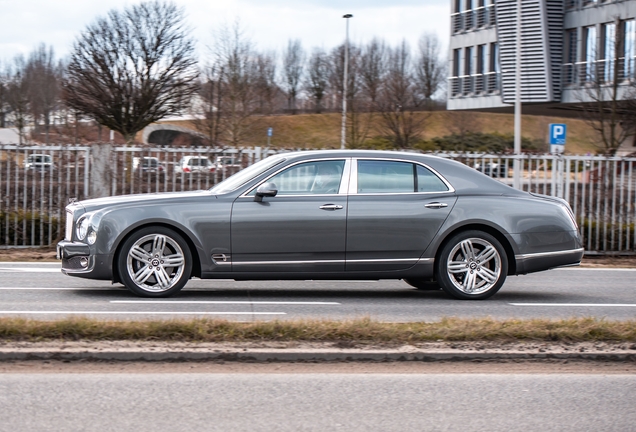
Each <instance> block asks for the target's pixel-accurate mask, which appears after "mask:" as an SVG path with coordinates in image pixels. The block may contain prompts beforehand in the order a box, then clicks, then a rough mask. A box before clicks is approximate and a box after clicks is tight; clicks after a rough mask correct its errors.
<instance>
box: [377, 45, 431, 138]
mask: <svg viewBox="0 0 636 432" xmlns="http://www.w3.org/2000/svg"><path fill="white" fill-rule="evenodd" d="M414 87H415V83H414V78H413V73H412V65H411V56H410V51H409V47H408V45H407V43H406V42H405V41H403V42H402V43H401V44H400V45H399V46H398V47H396V48H394V49H392V50H391V52H390V55H389V66H388V70H387V74H386V79H385V84H384V87H383V89H382V94H381V98H380V101H379V103H378V107H379V110H380V115H381V116H382V123H381V129H382V130H383V131H384V132H385V134H386V135H388V136H390V137H391V140H392V141H393V145H395V146H396V147H398V148H407V147H409V146H410V145H412V144H413V141H414V140H415V139H417V138H419V136H420V134H421V133H422V132H423V131H424V128H425V125H426V120H427V119H428V116H427V115H423V114H422V113H416V112H415V111H416V110H417V108H418V106H417V100H415V99H414V98H413V94H414V92H415V91H414Z"/></svg>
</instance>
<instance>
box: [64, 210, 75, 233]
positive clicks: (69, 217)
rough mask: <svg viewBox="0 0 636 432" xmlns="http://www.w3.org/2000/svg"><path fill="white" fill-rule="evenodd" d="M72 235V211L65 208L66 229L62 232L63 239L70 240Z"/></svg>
mask: <svg viewBox="0 0 636 432" xmlns="http://www.w3.org/2000/svg"><path fill="white" fill-rule="evenodd" d="M72 235H73V211H72V210H68V209H67V210H66V231H65V232H64V240H66V241H71V237H72Z"/></svg>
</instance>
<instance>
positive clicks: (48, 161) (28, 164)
mask: <svg viewBox="0 0 636 432" xmlns="http://www.w3.org/2000/svg"><path fill="white" fill-rule="evenodd" d="M24 167H25V168H26V169H28V170H34V171H49V170H53V169H55V165H53V157H52V156H51V155H48V154H39V153H34V154H30V155H28V156H27V158H26V159H25V160H24Z"/></svg>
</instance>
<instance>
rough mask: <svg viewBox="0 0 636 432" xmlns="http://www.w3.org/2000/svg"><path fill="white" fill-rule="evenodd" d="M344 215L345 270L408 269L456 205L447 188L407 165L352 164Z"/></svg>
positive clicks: (441, 181)
mask: <svg viewBox="0 0 636 432" xmlns="http://www.w3.org/2000/svg"><path fill="white" fill-rule="evenodd" d="M349 189H350V190H349V192H350V194H349V201H348V215H347V246H346V248H347V253H346V260H347V262H346V270H347V271H365V272H373V271H391V270H402V269H407V268H409V267H412V266H413V265H414V264H415V263H417V261H418V260H419V258H420V257H421V256H422V254H423V253H424V251H425V250H426V248H427V247H428V245H429V244H430V243H431V241H432V239H433V238H434V236H435V234H436V233H437V232H438V231H439V229H440V227H441V226H442V224H443V223H444V221H445V220H446V218H447V217H448V215H449V213H450V211H451V209H452V208H453V206H454V205H455V201H456V200H457V198H456V196H455V193H454V190H453V188H452V186H451V185H450V184H449V183H448V182H447V181H446V180H444V179H442V178H441V177H440V176H439V175H438V174H437V173H435V172H434V171H433V170H432V169H430V168H429V167H426V166H424V165H420V164H417V163H413V162H411V161H400V160H385V159H357V160H354V161H353V163H352V173H351V184H350V186H349Z"/></svg>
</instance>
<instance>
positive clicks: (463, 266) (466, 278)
mask: <svg viewBox="0 0 636 432" xmlns="http://www.w3.org/2000/svg"><path fill="white" fill-rule="evenodd" d="M446 269H447V274H448V278H449V279H450V281H451V282H452V283H453V285H454V286H455V288H457V289H458V290H460V291H461V292H463V293H466V294H472V295H475V294H482V293H484V292H486V291H488V290H490V289H491V288H493V287H494V286H495V284H496V283H497V281H498V280H499V276H500V275H501V257H500V256H499V252H498V251H497V249H496V248H495V247H494V246H493V245H492V243H490V242H488V241H486V240H484V239H481V238H468V239H465V240H462V241H461V242H459V243H458V244H456V245H455V247H454V248H453V249H452V250H451V253H450V255H449V256H448V261H447V265H446Z"/></svg>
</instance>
